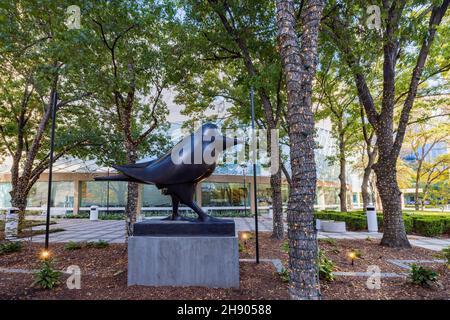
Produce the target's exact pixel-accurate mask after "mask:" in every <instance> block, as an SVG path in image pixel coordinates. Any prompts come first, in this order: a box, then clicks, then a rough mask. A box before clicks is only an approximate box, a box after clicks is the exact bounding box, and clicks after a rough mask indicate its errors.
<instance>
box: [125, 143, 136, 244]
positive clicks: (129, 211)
mask: <svg viewBox="0 0 450 320" xmlns="http://www.w3.org/2000/svg"><path fill="white" fill-rule="evenodd" d="M125 146H126V148H127V162H128V163H136V160H137V154H136V147H135V145H134V144H133V143H132V142H131V141H125ZM138 198H139V184H138V183H136V182H128V193H127V205H126V206H125V217H126V219H127V223H126V231H127V237H129V236H132V235H133V227H134V224H135V223H136V218H137V212H138V207H139V204H138Z"/></svg>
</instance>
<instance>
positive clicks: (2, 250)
mask: <svg viewBox="0 0 450 320" xmlns="http://www.w3.org/2000/svg"><path fill="white" fill-rule="evenodd" d="M20 250H22V242H20V241H6V242H3V243H1V244H0V255H4V254H8V253H13V252H19V251H20Z"/></svg>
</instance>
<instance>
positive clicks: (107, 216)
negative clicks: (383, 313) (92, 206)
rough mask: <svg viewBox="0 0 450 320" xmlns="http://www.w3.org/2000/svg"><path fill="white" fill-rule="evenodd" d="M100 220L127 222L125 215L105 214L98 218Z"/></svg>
mask: <svg viewBox="0 0 450 320" xmlns="http://www.w3.org/2000/svg"><path fill="white" fill-rule="evenodd" d="M98 218H99V219H100V220H125V215H124V214H121V213H110V214H107V213H103V214H100V215H99V216H98Z"/></svg>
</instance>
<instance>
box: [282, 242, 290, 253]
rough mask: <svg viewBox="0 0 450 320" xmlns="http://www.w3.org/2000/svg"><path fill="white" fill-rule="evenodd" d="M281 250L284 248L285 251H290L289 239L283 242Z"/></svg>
mask: <svg viewBox="0 0 450 320" xmlns="http://www.w3.org/2000/svg"><path fill="white" fill-rule="evenodd" d="M281 250H283V252H286V253H288V252H289V242H288V241H284V242H283V244H282V245H281Z"/></svg>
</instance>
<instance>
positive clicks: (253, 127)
mask: <svg viewBox="0 0 450 320" xmlns="http://www.w3.org/2000/svg"><path fill="white" fill-rule="evenodd" d="M253 100H254V99H253V87H251V88H250V103H251V107H252V140H251V141H252V151H253V152H252V162H253V195H254V198H255V202H254V205H255V241H256V263H259V239H258V197H257V188H256V132H255V104H254V101H253Z"/></svg>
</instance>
